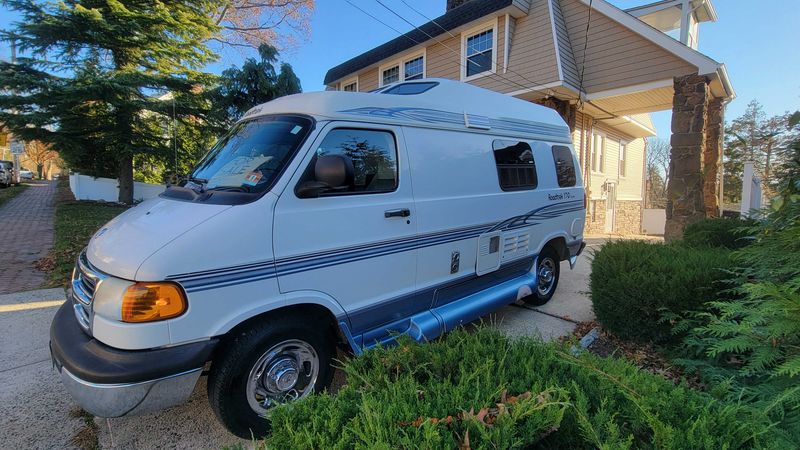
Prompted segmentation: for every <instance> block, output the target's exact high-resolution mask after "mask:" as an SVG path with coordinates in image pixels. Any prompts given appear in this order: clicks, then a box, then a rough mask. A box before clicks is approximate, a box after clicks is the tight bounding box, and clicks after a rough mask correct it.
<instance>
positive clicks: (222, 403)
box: [208, 315, 335, 439]
mask: <svg viewBox="0 0 800 450" xmlns="http://www.w3.org/2000/svg"><path fill="white" fill-rule="evenodd" d="M309 322H312V323H309ZM313 322H314V321H310V320H309V317H308V316H306V317H299V316H296V315H283V316H276V317H268V318H265V319H264V320H261V321H260V322H258V323H257V324H255V325H253V326H251V327H249V328H246V329H243V330H240V331H238V332H237V333H236V335H235V336H231V337H230V339H228V340H227V341H223V342H221V343H220V347H221V350H222V351H221V352H220V353H219V354H217V355H216V356H215V360H214V361H213V362H212V364H211V373H210V374H209V377H208V400H209V403H210V404H211V408H212V409H213V410H214V413H215V414H216V415H217V418H218V419H219V421H220V422H222V424H223V425H224V426H225V428H227V429H228V431H230V432H231V433H233V434H235V435H236V436H239V437H241V438H244V439H251V438H253V437H256V438H259V437H264V436H266V435H267V434H269V431H270V424H269V420H268V419H266V418H265V417H264V416H263V415H261V414H258V413H256V412H255V411H254V410H253V408H251V406H250V402H249V401H248V395H247V379H248V377H249V375H250V371H251V370H252V369H253V368H254V366H255V364H256V363H257V362H258V361H259V359H260V358H261V357H262V356H264V355H265V354H266V352H267V351H268V350H269V349H271V348H273V347H274V346H276V345H278V344H280V343H282V342H285V341H287V340H302V341H304V342H306V343H308V344H310V345H311V346H312V347H313V349H314V351H315V352H316V355H317V357H318V361H319V372H318V374H317V378H316V383H314V387H313V392H321V391H322V390H323V389H326V388H328V386H329V385H330V383H331V380H332V378H333V369H332V368H331V360H332V358H333V355H334V351H335V345H334V344H335V342H334V337H333V336H332V335H331V333H330V332H329V331H328V327H320V326H318V323H316V324H315V323H313ZM304 323H308V324H307V325H304ZM315 325H317V326H315ZM309 386H310V383H309Z"/></svg>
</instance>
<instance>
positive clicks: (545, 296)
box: [522, 245, 561, 306]
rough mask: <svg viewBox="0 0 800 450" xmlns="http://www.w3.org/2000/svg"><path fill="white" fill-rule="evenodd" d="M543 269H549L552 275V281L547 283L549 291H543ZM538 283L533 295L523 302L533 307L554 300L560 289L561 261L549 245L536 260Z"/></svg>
mask: <svg viewBox="0 0 800 450" xmlns="http://www.w3.org/2000/svg"><path fill="white" fill-rule="evenodd" d="M542 269H548V270H549V271H550V273H551V274H552V281H550V282H548V283H547V289H544V290H543V289H542V284H541V283H542V282H543V280H542V277H541V276H540V273H541V271H542ZM535 273H536V281H537V286H536V287H534V289H533V293H532V294H531V295H529V296H527V297H525V298H523V299H522V300H523V301H524V302H525V303H527V304H529V305H532V306H542V305H544V304H545V303H547V302H549V301H550V299H551V298H553V294H555V292H556V288H557V287H558V277H559V276H560V275H561V260H560V258H559V257H558V253H557V252H556V251H555V249H553V247H550V246H549V245H548V246H546V247H545V248H543V249H542V252H541V253H539V257H538V258H536V272H535Z"/></svg>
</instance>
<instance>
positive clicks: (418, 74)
mask: <svg viewBox="0 0 800 450" xmlns="http://www.w3.org/2000/svg"><path fill="white" fill-rule="evenodd" d="M403 67H404V71H403V72H404V80H406V81H408V80H418V79H420V78H422V76H423V74H422V72H423V57H422V56H420V57H417V58H414V59H411V60H409V61H406V62H405V63H404V64H403Z"/></svg>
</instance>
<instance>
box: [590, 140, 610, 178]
mask: <svg viewBox="0 0 800 450" xmlns="http://www.w3.org/2000/svg"><path fill="white" fill-rule="evenodd" d="M598 136H601V137H602V138H603V148H602V155H601V159H602V160H600V159H598V161H597V162H598V164H597V166H598V168H597V170H595V168H594V166H595V165H594V162H593V161H592V160H593V159H594V155H595V153H596V152H597V149H596V148H595V144H596V143H597V137H598ZM607 141H608V135H607V134H606V133H605V132H603V131H593V132H592V151H591V153H590V154H589V158H590V159H589V165H590V167H589V170H590V171H591V173H592V174H594V175H605V173H606V172H605V162H606V161H605V159H606V149H607V148H608V142H607Z"/></svg>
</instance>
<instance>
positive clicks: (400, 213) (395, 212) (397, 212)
mask: <svg viewBox="0 0 800 450" xmlns="http://www.w3.org/2000/svg"><path fill="white" fill-rule="evenodd" d="M410 215H411V210H410V209H408V208H401V209H390V210H388V211H384V212H383V217H385V218H387V219H389V218H391V217H408V216H410Z"/></svg>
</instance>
